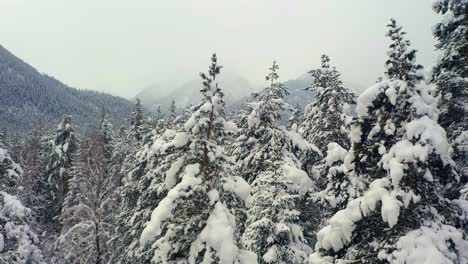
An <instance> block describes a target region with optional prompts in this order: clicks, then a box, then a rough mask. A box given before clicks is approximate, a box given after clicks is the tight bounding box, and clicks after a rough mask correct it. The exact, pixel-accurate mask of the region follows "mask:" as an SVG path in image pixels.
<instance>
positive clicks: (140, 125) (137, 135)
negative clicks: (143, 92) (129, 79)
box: [129, 98, 144, 142]
mask: <svg viewBox="0 0 468 264" xmlns="http://www.w3.org/2000/svg"><path fill="white" fill-rule="evenodd" d="M143 129H144V115H143V107H142V105H141V101H140V98H137V99H136V102H135V105H134V106H133V110H132V112H131V113H130V129H129V136H130V137H132V138H133V139H134V140H135V141H137V142H140V141H141V140H142V139H143V134H144V133H143Z"/></svg>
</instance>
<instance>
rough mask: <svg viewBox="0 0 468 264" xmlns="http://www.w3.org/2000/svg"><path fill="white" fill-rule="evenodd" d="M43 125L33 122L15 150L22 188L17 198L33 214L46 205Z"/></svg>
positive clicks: (19, 183)
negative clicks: (21, 170) (20, 171)
mask: <svg viewBox="0 0 468 264" xmlns="http://www.w3.org/2000/svg"><path fill="white" fill-rule="evenodd" d="M45 135H46V129H45V124H44V123H43V122H42V121H41V120H35V121H34V125H33V128H32V130H31V132H30V133H29V134H28V135H27V137H26V138H25V139H24V142H23V144H21V146H19V148H17V149H16V161H17V162H18V163H19V164H21V166H22V168H23V174H22V177H21V178H20V181H19V182H18V185H19V186H21V188H23V191H22V192H21V193H19V197H20V199H21V201H22V202H23V203H24V205H25V206H27V207H29V208H31V209H32V210H33V211H34V212H36V211H38V210H39V208H41V207H44V206H45V204H46V201H45V197H44V196H43V194H44V193H43V190H42V189H41V188H42V187H44V184H43V179H42V178H41V177H40V176H41V175H44V170H45V167H46V164H45V162H46V157H47V154H48V153H46V152H45V151H44V147H43V144H44V142H43V141H44V136H45Z"/></svg>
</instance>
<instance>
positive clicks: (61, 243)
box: [54, 115, 116, 264]
mask: <svg viewBox="0 0 468 264" xmlns="http://www.w3.org/2000/svg"><path fill="white" fill-rule="evenodd" d="M105 123H107V122H106V119H105V115H104V116H103V117H101V120H100V125H99V126H98V129H97V130H95V131H92V132H91V133H90V134H89V135H88V136H87V138H86V139H85V140H84V141H83V143H82V144H81V147H80V155H79V160H76V161H75V163H74V164H76V165H75V166H73V169H72V170H71V171H72V172H73V177H72V178H71V179H70V181H69V187H70V189H69V191H68V193H67V196H66V198H65V202H64V206H63V208H62V214H61V216H60V220H61V223H62V230H61V232H60V236H59V237H58V239H57V241H56V243H55V249H56V254H55V256H54V261H56V262H57V263H96V264H100V263H107V262H108V260H109V258H110V257H109V255H110V248H109V247H108V243H107V242H108V241H109V239H110V233H111V231H112V228H113V226H112V220H113V212H114V210H115V201H114V198H115V197H114V195H113V194H114V191H115V189H116V186H115V185H114V182H113V177H112V175H110V173H109V172H110V170H109V165H110V163H109V159H110V156H109V149H111V145H112V141H109V135H112V130H111V129H110V124H108V125H104V124H105Z"/></svg>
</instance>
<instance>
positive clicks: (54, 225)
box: [40, 116, 78, 233]
mask: <svg viewBox="0 0 468 264" xmlns="http://www.w3.org/2000/svg"><path fill="white" fill-rule="evenodd" d="M47 149H48V151H49V154H48V157H47V161H46V164H47V165H46V168H45V173H44V176H43V179H44V184H45V186H44V187H43V191H44V192H45V197H46V199H47V206H46V207H45V208H41V212H40V213H41V215H43V221H45V222H46V223H49V224H50V228H51V231H52V233H53V232H58V231H59V230H60V225H59V222H58V216H59V215H60V212H61V209H62V205H63V201H64V199H65V196H66V194H67V191H68V181H69V179H70V175H69V169H70V167H71V165H72V162H73V159H74V158H75V154H76V151H77V149H78V138H77V136H76V134H75V127H74V126H73V125H72V123H71V116H64V118H63V120H62V122H61V123H60V124H59V126H58V127H57V129H56V131H55V133H54V135H52V136H50V137H49V140H48V142H47Z"/></svg>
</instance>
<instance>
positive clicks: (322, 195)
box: [312, 142, 359, 222]
mask: <svg viewBox="0 0 468 264" xmlns="http://www.w3.org/2000/svg"><path fill="white" fill-rule="evenodd" d="M348 154H349V153H348V151H347V150H346V149H344V148H343V147H341V146H340V145H339V144H337V143H335V142H331V143H329V144H328V146H327V152H326V156H325V158H324V159H323V160H321V161H320V162H319V163H318V164H317V165H316V166H314V170H313V172H312V177H313V178H314V181H315V184H316V186H317V188H318V189H319V190H320V191H319V192H317V193H314V194H313V197H314V199H317V202H318V204H319V205H320V208H321V211H322V213H323V216H322V222H327V221H328V219H329V218H330V217H331V216H333V215H334V214H335V213H336V212H338V211H339V210H341V209H344V208H345V207H346V205H347V204H348V202H349V201H350V200H352V199H353V198H355V197H356V196H357V195H358V194H359V192H358V190H359V189H358V190H356V187H359V182H358V181H356V179H355V178H352V177H348V175H347V173H348V171H349V170H350V168H349V167H350V166H349V164H348V163H347V160H346V157H350V155H348Z"/></svg>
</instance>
